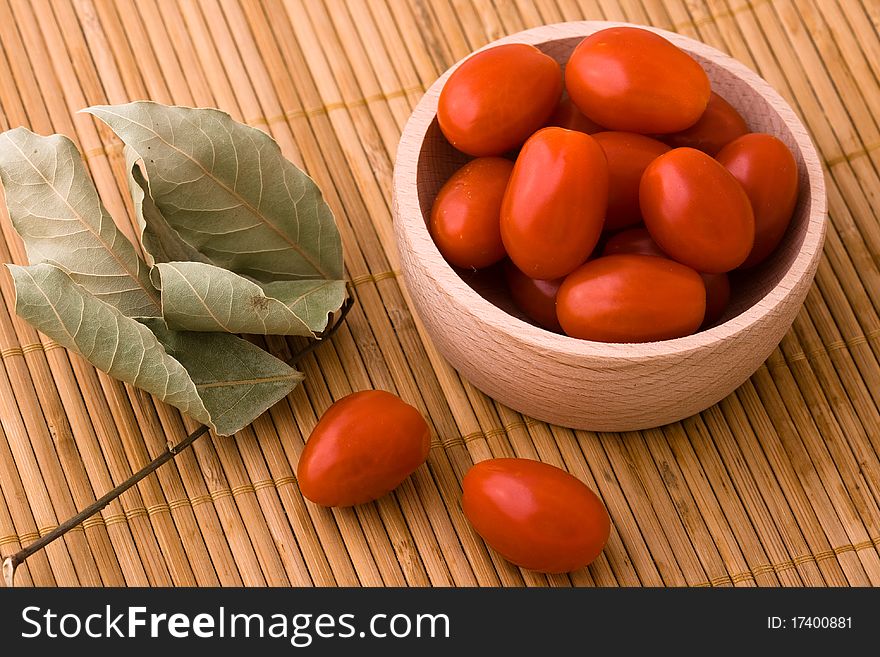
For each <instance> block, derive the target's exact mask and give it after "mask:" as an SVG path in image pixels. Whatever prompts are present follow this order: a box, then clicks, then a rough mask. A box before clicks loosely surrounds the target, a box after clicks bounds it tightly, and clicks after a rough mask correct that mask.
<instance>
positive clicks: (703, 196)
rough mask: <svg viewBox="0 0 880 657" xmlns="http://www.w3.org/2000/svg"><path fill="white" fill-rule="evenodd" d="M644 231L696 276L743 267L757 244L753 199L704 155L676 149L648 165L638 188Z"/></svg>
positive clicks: (694, 150) (685, 149)
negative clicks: (694, 271) (693, 271)
mask: <svg viewBox="0 0 880 657" xmlns="http://www.w3.org/2000/svg"><path fill="white" fill-rule="evenodd" d="M639 201H640V205H641V208H642V217H644V219H645V227H646V228H647V229H648V232H649V233H651V237H653V238H654V241H655V242H657V244H658V246H659V247H660V248H661V249H663V250H664V251H665V252H666V253H668V254H669V256H670V257H671V258H673V259H675V260H678V261H679V262H681V263H683V264H685V265H688V266H689V267H693V268H694V269H696V270H697V271H702V272H706V273H709V274H720V273H721V272H725V271H730V270H731V269H735V268H736V267H739V266H740V265H741V264H742V263H743V261H744V260H745V259H746V257H747V256H748V255H749V252H750V251H751V250H752V244H753V243H754V240H755V218H754V216H753V214H752V206H751V203H749V197H748V196H746V193H745V191H744V190H743V188H742V185H740V184H739V183H738V182H737V180H736V178H734V177H733V176H732V175H731V174H730V172H729V171H728V170H727V169H725V168H724V167H723V166H721V165H720V164H719V163H718V162H716V161H715V160H713V159H712V158H711V157H710V156H708V155H706V154H705V153H703V152H702V151H698V150H696V149H693V148H675V149H673V150H671V151H669V152H668V153H666V154H665V155H661V156H660V157H658V158H657V159H656V160H654V161H653V162H651V164H649V165H648V168H647V169H645V173H644V175H643V176H642V182H641V185H640V186H639Z"/></svg>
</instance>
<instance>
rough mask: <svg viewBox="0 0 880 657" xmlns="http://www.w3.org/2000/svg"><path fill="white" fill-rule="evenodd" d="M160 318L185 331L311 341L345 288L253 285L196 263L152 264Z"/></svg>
mask: <svg viewBox="0 0 880 657" xmlns="http://www.w3.org/2000/svg"><path fill="white" fill-rule="evenodd" d="M157 270H158V271H159V275H160V278H161V285H162V315H163V317H164V318H165V321H166V322H167V323H168V326H170V327H172V328H175V329H182V330H187V331H227V332H230V333H257V334H263V335H272V334H274V335H302V336H312V335H314V334H315V333H319V332H321V331H323V330H324V329H325V328H326V327H327V321H328V310H332V309H336V308H339V307H340V306H341V305H342V302H343V301H344V300H345V282H344V281H337V280H311V281H277V282H275V283H265V284H262V285H258V284H257V283H254V282H253V281H249V280H247V279H246V278H244V277H242V276H239V275H238V274H235V273H233V272H230V271H227V270H225V269H221V268H219V267H215V266H213V265H206V264H204V263H200V262H167V263H159V264H157Z"/></svg>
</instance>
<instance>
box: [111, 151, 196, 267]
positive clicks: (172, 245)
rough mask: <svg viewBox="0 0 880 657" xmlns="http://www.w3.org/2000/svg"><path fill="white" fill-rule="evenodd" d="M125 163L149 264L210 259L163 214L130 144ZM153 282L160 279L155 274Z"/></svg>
mask: <svg viewBox="0 0 880 657" xmlns="http://www.w3.org/2000/svg"><path fill="white" fill-rule="evenodd" d="M123 151H124V153H125V163H126V165H127V173H128V190H129V193H130V194H131V200H132V203H133V204H134V214H135V218H136V219H137V223H138V227H139V228H140V232H141V245H142V246H143V247H144V257H145V259H146V261H147V264H148V265H149V266H150V267H152V266H153V265H155V264H156V263H157V262H171V261H174V260H194V261H196V262H208V259H207V258H206V257H205V256H203V255H202V254H201V253H199V252H198V251H197V250H196V249H195V248H193V247H192V246H190V245H189V244H187V243H186V242H185V241H184V240H183V238H182V237H181V236H180V234H179V233H178V232H177V231H176V230H174V229H173V228H172V227H171V225H170V224H169V223H168V222H167V221H166V220H165V217H164V216H162V213H161V212H160V211H159V208H158V207H156V204H155V202H153V199H152V197H151V196H150V194H149V187H148V186H147V181H146V179H145V178H144V174H143V171H141V167H140V164H138V160H140V156H139V155H138V154H137V152H136V151H135V150H134V149H132V148H130V147H129V146H126V147H125V148H124V149H123ZM152 274H153V272H151V278H152V279H153V283H156V282H157V281H156V280H155V277H154V276H152Z"/></svg>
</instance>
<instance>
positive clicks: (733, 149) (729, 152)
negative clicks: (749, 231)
mask: <svg viewBox="0 0 880 657" xmlns="http://www.w3.org/2000/svg"><path fill="white" fill-rule="evenodd" d="M717 158H718V161H719V162H720V163H721V164H722V165H723V166H724V167H725V168H726V169H727V170H728V171H730V173H732V174H733V177H734V178H736V179H737V180H738V181H739V182H740V184H741V185H742V187H743V189H745V190H746V194H747V195H748V197H749V200H750V201H751V204H752V209H753V210H754V212H755V245H754V247H753V248H752V251H751V253H749V257H748V258H746V261H745V262H744V263H743V264H742V266H743V267H752V266H754V265H757V264H758V263H759V262H763V261H764V260H765V259H766V258H767V256H769V255H770V254H771V253H772V252H773V251H774V250H775V249H776V247H777V246H779V242H780V241H782V236H783V235H785V230H786V228H788V224H789V222H790V221H791V215H792V212H794V206H795V204H796V203H797V196H798V170H797V163H796V162H795V160H794V156H793V155H792V154H791V151H790V150H788V147H786V145H785V144H783V143H782V142H781V141H779V140H778V139H777V138H776V137H774V136H772V135H765V134H760V133H755V134H750V135H744V136H742V137H740V138H739V139H737V140H736V141H732V142H731V143H729V144H728V145H727V146H725V147H724V148H723V149H722V150H721V152H720V153H718V156H717Z"/></svg>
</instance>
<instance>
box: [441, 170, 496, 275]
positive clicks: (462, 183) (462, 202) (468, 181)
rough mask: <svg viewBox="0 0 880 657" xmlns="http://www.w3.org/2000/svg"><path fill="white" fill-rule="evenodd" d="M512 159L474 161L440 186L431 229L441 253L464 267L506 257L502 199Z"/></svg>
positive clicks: (480, 264) (484, 263)
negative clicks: (502, 239)
mask: <svg viewBox="0 0 880 657" xmlns="http://www.w3.org/2000/svg"><path fill="white" fill-rule="evenodd" d="M511 171H513V162H511V161H510V160H505V159H504V158H501V157H481V158H477V159H476V160H471V161H470V162H468V163H467V164H465V165H464V166H463V167H461V168H460V169H459V170H458V171H456V172H455V173H453V174H452V177H450V178H449V180H447V181H446V184H444V185H443V187H442V188H441V189H440V192H439V193H438V194H437V198H436V199H434V206H433V207H432V208H431V219H430V221H429V223H428V229H429V230H430V232H431V237H433V238H434V243H435V244H436V245H437V248H438V249H440V253H442V254H443V257H444V258H446V259H447V260H448V261H449V262H451V263H452V264H453V265H455V266H457V267H463V268H465V269H481V268H483V267H488V266H489V265H493V264H495V263H496V262H499V261H500V260H501V259H502V258H503V257H504V256H505V251H504V244H503V243H502V242H501V228H500V225H499V222H500V216H501V200H502V199H503V198H504V190H505V189H507V181H508V179H509V178H510V172H511Z"/></svg>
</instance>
